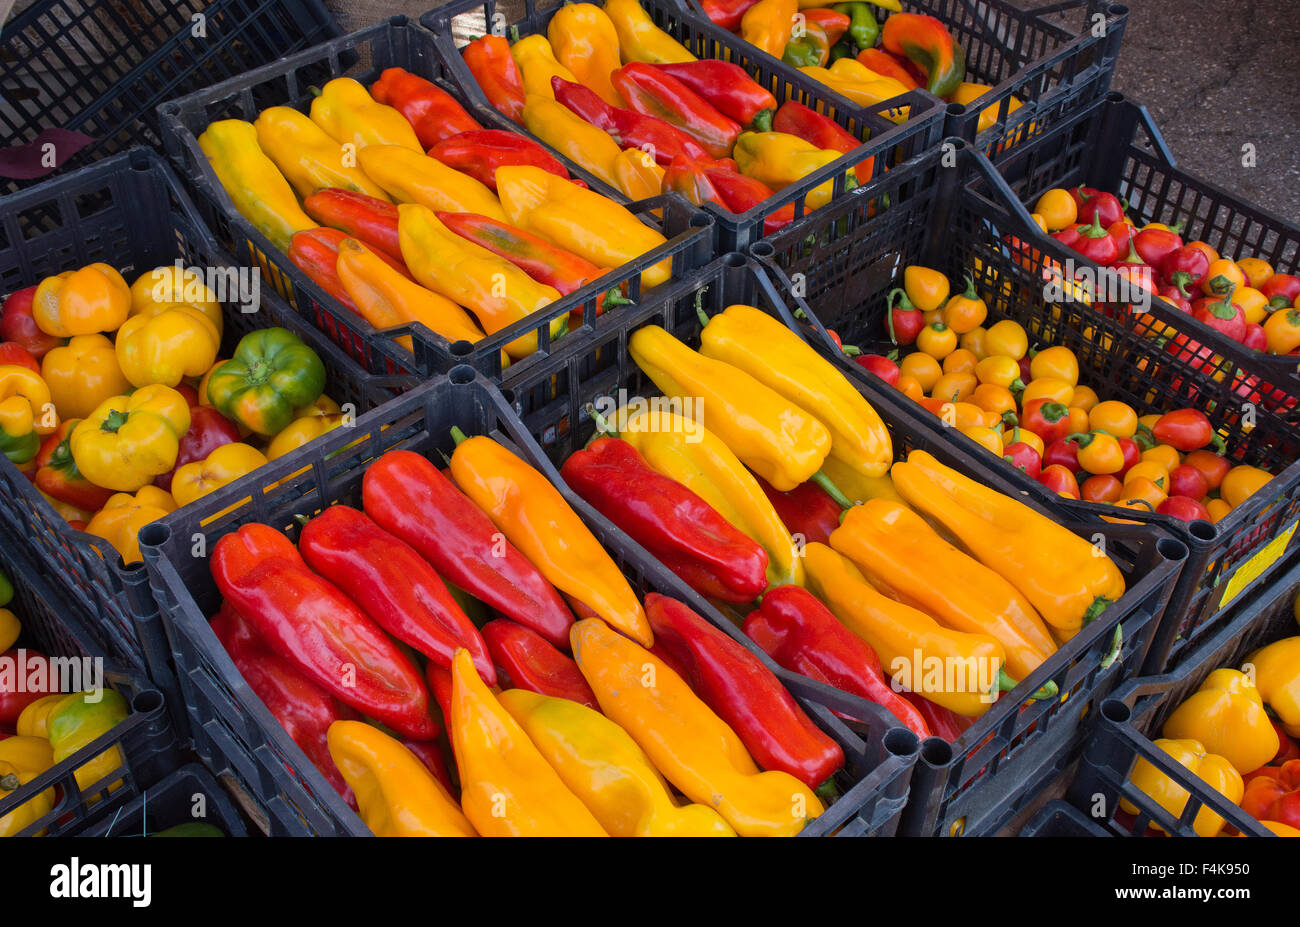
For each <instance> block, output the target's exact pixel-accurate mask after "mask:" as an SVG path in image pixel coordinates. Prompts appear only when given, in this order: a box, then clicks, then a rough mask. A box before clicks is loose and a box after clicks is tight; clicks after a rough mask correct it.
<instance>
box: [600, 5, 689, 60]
mask: <svg viewBox="0 0 1300 927" xmlns="http://www.w3.org/2000/svg"><path fill="white" fill-rule="evenodd" d="M604 9H605V13H606V15H607V16H609V18H610V20H611V21H612V22H613V23H614V30H615V31H616V32H617V33H618V46H619V56H620V57H621V58H622V59H623V60H624V61H626V62H632V61H637V62H643V63H645V64H667V63H672V62H687V61H694V60H695V56H694V55H692V54H691V53H690V52H689V51H687V50H686V48H685V47H684V46H683V45H682V44H681V43H680V42H678V41H677V40H676V39H674V38H673V37H672V36H671V35H669V34H668V33H667V32H664V31H663V30H662V29H660V28H659V27H658V26H656V25H655V24H654V20H652V19H651V18H650V14H648V13H647V12H646V11H645V8H644V7H642V6H641V4H640V2H639V0H605V4H604Z"/></svg>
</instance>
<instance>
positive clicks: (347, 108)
mask: <svg viewBox="0 0 1300 927" xmlns="http://www.w3.org/2000/svg"><path fill="white" fill-rule="evenodd" d="M310 116H311V121H312V122H314V123H316V125H318V126H320V127H321V128H322V129H324V130H325V132H326V134H328V135H329V136H330V137H331V138H333V139H334V140H335V141H337V142H339V143H340V144H349V143H350V144H352V145H355V146H356V150H357V153H358V154H359V153H360V152H361V151H362V150H364V149H365V148H367V147H368V146H371V145H395V146H400V147H403V148H407V149H410V150H411V151H417V152H423V151H424V148H425V146H423V145H421V144H420V140H419V139H418V138H417V137H416V135H415V130H414V129H412V128H411V123H410V122H408V121H407V119H406V117H405V116H403V115H402V114H401V113H399V112H398V111H397V110H396V109H394V108H393V107H391V106H385V105H384V104H383V103H379V102H377V101H376V100H375V98H374V97H372V96H371V95H370V92H369V91H368V90H366V88H365V87H364V86H362V85H361V84H360V83H359V82H358V81H356V80H353V79H352V78H351V77H336V78H334V79H333V80H332V81H330V82H329V83H327V84H326V85H325V86H324V87H322V88H321V92H320V94H319V95H318V96H317V97H316V99H314V100H312V101H311V111H310ZM358 163H359V164H360V159H359V158H358ZM361 169H362V170H364V171H365V172H366V173H367V174H370V171H369V170H367V169H366V167H365V165H364V164H362V165H361Z"/></svg>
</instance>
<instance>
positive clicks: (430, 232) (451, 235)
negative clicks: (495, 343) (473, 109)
mask: <svg viewBox="0 0 1300 927" xmlns="http://www.w3.org/2000/svg"><path fill="white" fill-rule="evenodd" d="M397 231H398V238H399V240H400V244H401V247H402V257H403V258H405V259H406V266H407V268H409V269H410V271H411V276H413V277H414V278H415V279H416V280H417V281H419V282H420V283H422V284H423V285H424V286H426V287H428V288H429V289H430V290H433V291H434V292H435V293H440V294H442V295H443V296H445V297H446V298H447V299H450V300H451V301H452V302H454V303H457V304H458V305H461V306H464V307H465V308H467V309H469V310H471V311H472V312H473V313H474V314H475V316H477V317H478V320H479V322H480V323H481V324H482V325H483V327H484V329H485V330H486V331H487V332H488V334H493V333H495V332H499V331H501V329H503V328H506V327H507V326H510V325H513V324H514V323H516V322H519V321H521V320H523V319H525V318H527V317H528V316H530V315H532V314H533V313H535V312H538V311H540V310H542V309H544V308H546V307H547V306H548V305H550V304H551V303H553V302H555V301H556V300H557V299H559V298H560V291H559V290H557V289H555V288H554V287H551V286H547V285H546V284H544V283H538V282H537V281H535V280H533V278H532V277H530V276H528V275H527V274H526V273H524V272H523V271H522V270H520V269H519V268H518V267H516V266H515V265H514V264H511V263H510V262H509V261H507V260H506V259H505V258H502V257H498V256H497V255H495V254H493V253H492V252H491V251H488V250H487V249H486V248H484V247H481V246H480V245H476V244H474V243H473V242H470V241H467V240H466V239H464V238H461V237H460V236H459V235H457V234H456V233H455V232H452V231H451V230H450V229H448V228H447V227H446V226H445V225H443V224H442V222H440V221H439V220H438V217H437V216H435V215H434V214H433V210H431V209H428V208H426V207H424V206H416V205H413V204H406V203H404V204H402V205H401V206H398V207H397ZM565 326H566V319H564V318H559V319H555V320H554V321H552V322H551V324H550V334H551V338H559V337H560V335H561V334H562V333H563V331H564V328H565ZM536 350H537V334H536V332H529V333H528V334H526V335H522V336H520V337H519V338H516V339H515V340H514V341H511V342H510V343H509V344H507V345H506V353H508V354H509V355H510V356H511V357H512V358H515V359H519V358H521V357H527V356H528V355H529V354H532V353H533V352H534V351H536Z"/></svg>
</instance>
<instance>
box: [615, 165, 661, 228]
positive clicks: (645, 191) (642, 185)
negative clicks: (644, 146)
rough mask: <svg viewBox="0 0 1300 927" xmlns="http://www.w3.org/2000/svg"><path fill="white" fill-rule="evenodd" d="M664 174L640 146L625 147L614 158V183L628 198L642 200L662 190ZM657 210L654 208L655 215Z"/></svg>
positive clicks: (656, 194)
mask: <svg viewBox="0 0 1300 927" xmlns="http://www.w3.org/2000/svg"><path fill="white" fill-rule="evenodd" d="M664 174H665V171H664V169H663V168H662V167H660V166H659V165H658V164H656V163H655V159H654V158H652V157H650V155H649V154H648V153H646V152H644V151H642V150H641V149H640V148H626V149H624V150H623V151H620V152H619V153H618V157H617V158H615V159H614V181H615V183H614V185H615V186H616V187H618V189H619V190H621V191H622V192H623V193H625V194H626V195H627V197H628V199H631V200H644V199H649V198H650V197H652V196H658V195H659V194H660V193H663V192H664ZM658 214H659V210H655V215H658Z"/></svg>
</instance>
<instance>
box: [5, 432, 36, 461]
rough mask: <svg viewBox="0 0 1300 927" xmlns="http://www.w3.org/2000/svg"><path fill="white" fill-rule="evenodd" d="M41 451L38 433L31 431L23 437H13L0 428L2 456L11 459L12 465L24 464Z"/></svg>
mask: <svg viewBox="0 0 1300 927" xmlns="http://www.w3.org/2000/svg"><path fill="white" fill-rule="evenodd" d="M40 449H41V439H40V438H39V437H37V435H36V432H34V431H29V432H27V433H26V434H22V435H11V434H9V432H7V431H5V430H4V428H3V427H0V454H4V455H5V456H6V457H8V458H9V460H10V462H11V463H15V464H24V463H27V461H29V460H31V459H32V458H33V457H35V456H36V452H37V451H39V450H40Z"/></svg>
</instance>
